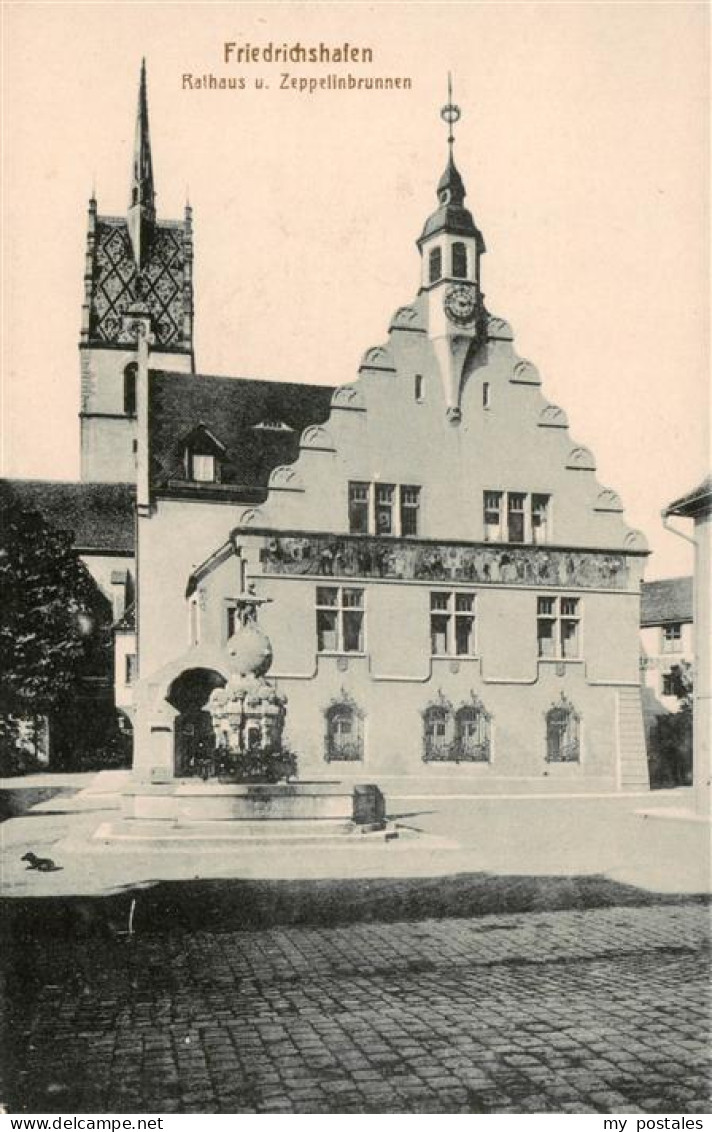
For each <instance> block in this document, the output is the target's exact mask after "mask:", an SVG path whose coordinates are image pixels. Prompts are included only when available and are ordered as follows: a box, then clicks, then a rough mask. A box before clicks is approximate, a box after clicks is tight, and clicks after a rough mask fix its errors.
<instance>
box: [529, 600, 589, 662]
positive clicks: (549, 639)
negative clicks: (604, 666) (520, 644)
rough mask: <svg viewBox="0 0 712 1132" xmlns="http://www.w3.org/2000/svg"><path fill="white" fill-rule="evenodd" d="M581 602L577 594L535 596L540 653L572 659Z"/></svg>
mask: <svg viewBox="0 0 712 1132" xmlns="http://www.w3.org/2000/svg"><path fill="white" fill-rule="evenodd" d="M580 620H581V613H580V603H579V599H578V598H577V597H539V598H537V644H538V652H539V656H540V657H542V658H543V659H545V660H546V659H551V660H573V659H576V658H577V657H578V655H579V637H580V633H579V624H580Z"/></svg>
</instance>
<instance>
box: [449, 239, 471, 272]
mask: <svg viewBox="0 0 712 1132" xmlns="http://www.w3.org/2000/svg"><path fill="white" fill-rule="evenodd" d="M452 273H453V275H454V277H455V279H467V248H466V246H465V245H464V244H462V243H460V242H459V241H458V242H457V243H456V244H453V245H452Z"/></svg>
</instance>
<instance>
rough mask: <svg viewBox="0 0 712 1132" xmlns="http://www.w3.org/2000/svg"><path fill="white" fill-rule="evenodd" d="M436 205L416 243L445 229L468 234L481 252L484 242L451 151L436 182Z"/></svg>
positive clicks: (454, 232) (463, 234)
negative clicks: (468, 206)
mask: <svg viewBox="0 0 712 1132" xmlns="http://www.w3.org/2000/svg"><path fill="white" fill-rule="evenodd" d="M437 192H438V208H437V209H436V211H435V212H433V213H432V215H431V216H429V217H428V219H427V220H426V221H425V227H424V228H423V233H422V235H421V237H420V239H419V240H418V246H419V247H420V246H421V245H422V243H423V242H424V241H425V240H427V239H428V238H429V237H430V236H434V235H435V234H436V233H437V232H448V233H450V234H451V235H453V236H469V237H470V238H471V239H474V240H476V241H477V251H478V252H479V253H480V254H482V253H483V252H484V251H485V250H486V249H485V241H484V239H483V236H482V233H481V232H480V230H479V228H478V227H477V225H476V224H475V221H474V219H473V217H472V213H471V212H470V211H469V209H467V208H465V205H464V201H465V184H464V182H463V180H462V177H461V176H460V172H459V170H458V168H457V166H456V165H455V162H454V160H453V156H452V153H451V154H450V156H449V158H448V163H447V167H446V169H445V172H444V173H443V175H442V177H441V178H440V180H439V181H438V190H437Z"/></svg>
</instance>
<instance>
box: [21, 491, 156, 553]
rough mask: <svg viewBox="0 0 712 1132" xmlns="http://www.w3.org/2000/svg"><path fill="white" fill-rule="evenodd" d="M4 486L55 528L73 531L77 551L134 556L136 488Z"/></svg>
mask: <svg viewBox="0 0 712 1132" xmlns="http://www.w3.org/2000/svg"><path fill="white" fill-rule="evenodd" d="M2 482H3V484H4V485H6V487H7V489H8V490H9V491H10V493H11V494H12V495H13V496H14V498H15V499H16V500H17V501H18V502H19V503H20V505H21V506H22V507H23V508H24V509H25V510H27V511H39V512H40V514H41V515H42V516H43V517H44V518H45V519H46V520H47V522H48V523H50V524H51V525H52V526H53V527H56V528H57V529H58V530H63V531H72V532H73V536H74V545H75V547H76V549H77V550H80V551H102V552H104V553H107V554H111V553H115V554H120V553H131V554H132V553H133V550H134V497H135V488H134V485H133V484H130V483H68V482H62V481H59V480H4V481H2Z"/></svg>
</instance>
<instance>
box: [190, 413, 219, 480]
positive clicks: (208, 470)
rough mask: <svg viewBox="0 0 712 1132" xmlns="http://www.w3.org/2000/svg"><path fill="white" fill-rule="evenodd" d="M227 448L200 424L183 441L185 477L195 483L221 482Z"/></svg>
mask: <svg viewBox="0 0 712 1132" xmlns="http://www.w3.org/2000/svg"><path fill="white" fill-rule="evenodd" d="M226 457H227V449H226V448H225V445H224V444H222V443H221V442H220V441H219V440H218V438H217V437H216V436H215V435H214V434H213V433H212V432H211V431H210V429H208V428H206V427H205V425H204V424H199V425H198V427H197V428H195V429H193V431H192V432H191V433H190V434H189V435H188V436H186V438H185V440H184V441H183V467H184V469H185V478H186V479H187V480H191V481H192V482H193V483H220V479H221V470H222V464H223V462H224V461H225V458H226Z"/></svg>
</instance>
